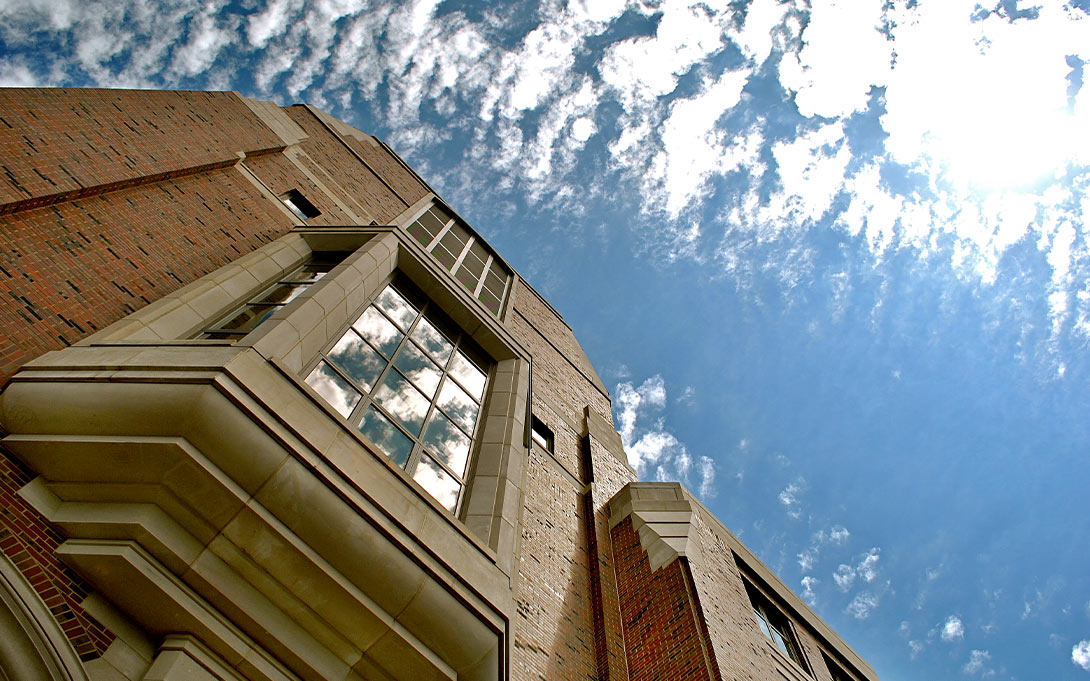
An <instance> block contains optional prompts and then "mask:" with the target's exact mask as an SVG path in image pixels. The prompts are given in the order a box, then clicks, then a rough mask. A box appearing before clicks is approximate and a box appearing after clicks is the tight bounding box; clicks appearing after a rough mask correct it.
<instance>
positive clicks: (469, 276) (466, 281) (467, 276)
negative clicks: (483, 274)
mask: <svg viewBox="0 0 1090 681" xmlns="http://www.w3.org/2000/svg"><path fill="white" fill-rule="evenodd" d="M462 265H463V267H461V268H459V269H458V274H456V275H455V276H454V278H455V279H457V280H458V281H459V282H461V284H462V286H465V287H466V288H467V289H468V290H469V292H470V293H472V292H473V291H475V290H476V289H477V276H476V275H475V274H473V273H472V272H470V271H469V270H467V269H466V268H465V267H464V266H465V261H464V260H463V261H462Z"/></svg>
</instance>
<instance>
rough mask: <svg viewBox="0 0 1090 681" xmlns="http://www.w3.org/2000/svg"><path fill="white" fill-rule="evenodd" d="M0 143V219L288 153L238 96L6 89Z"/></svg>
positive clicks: (0, 99)
mask: <svg viewBox="0 0 1090 681" xmlns="http://www.w3.org/2000/svg"><path fill="white" fill-rule="evenodd" d="M0 138H2V139H3V140H4V142H5V147H4V148H5V152H4V155H3V158H2V159H0V213H3V212H10V211H11V210H12V209H13V208H15V207H16V205H17V206H18V207H19V208H20V209H21V208H27V207H31V205H32V204H33V203H35V201H36V202H37V204H39V205H42V204H47V203H51V202H53V200H55V197H57V196H59V195H66V194H71V193H77V194H78V192H80V191H81V190H85V189H87V188H89V187H100V186H111V185H113V186H123V185H125V184H126V183H128V182H131V181H134V180H138V179H140V178H143V177H145V176H148V175H155V174H164V173H165V174H168V175H169V174H170V173H176V172H180V171H184V170H185V169H189V168H194V167H201V166H206V165H208V164H217V163H224V162H227V163H231V162H234V161H235V160H237V156H236V153H235V152H237V151H246V152H249V151H255V150H260V149H271V148H278V147H282V146H283V142H282V141H281V139H280V138H279V137H278V136H277V135H275V134H274V133H273V132H272V131H271V130H269V129H268V128H267V127H266V126H265V125H264V124H262V123H261V122H260V121H259V120H258V119H257V117H256V116H254V114H253V113H251V112H250V110H249V108H247V107H246V105H245V104H244V103H243V102H242V101H241V100H240V99H239V98H238V96H237V95H235V94H234V93H231V92H149V91H143V90H142V91H135V90H80V89H72V90H39V89H29V90H23V89H0ZM8 145H10V146H8ZM51 197H53V198H51ZM27 202H30V204H28V203H27ZM13 204H16V205H13Z"/></svg>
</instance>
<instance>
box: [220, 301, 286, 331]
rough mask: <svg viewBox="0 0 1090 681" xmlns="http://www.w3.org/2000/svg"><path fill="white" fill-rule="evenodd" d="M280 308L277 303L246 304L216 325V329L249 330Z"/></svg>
mask: <svg viewBox="0 0 1090 681" xmlns="http://www.w3.org/2000/svg"><path fill="white" fill-rule="evenodd" d="M279 309H280V306H279V305H247V306H246V307H244V308H242V309H241V310H239V311H238V312H236V313H235V316H234V317H231V318H230V319H228V320H227V321H225V322H223V323H222V324H218V325H216V327H215V328H217V329H230V330H232V331H250V330H252V329H254V328H256V327H257V325H258V324H260V323H261V322H263V321H265V320H266V319H268V318H269V317H271V316H272V313H273V312H276V311H277V310H279Z"/></svg>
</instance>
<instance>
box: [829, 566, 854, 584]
mask: <svg viewBox="0 0 1090 681" xmlns="http://www.w3.org/2000/svg"><path fill="white" fill-rule="evenodd" d="M833 581H834V582H836V586H837V588H838V589H840V590H841V591H847V590H849V589H851V588H852V585H853V584H855V568H853V567H852V566H851V565H846V564H844V563H841V564H840V566H839V567H837V569H836V572H834V573H833Z"/></svg>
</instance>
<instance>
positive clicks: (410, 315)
mask: <svg viewBox="0 0 1090 681" xmlns="http://www.w3.org/2000/svg"><path fill="white" fill-rule="evenodd" d="M375 304H376V305H378V306H379V307H380V308H381V309H382V311H383V312H385V313H386V314H388V315H390V319H392V320H394V323H395V324H397V325H398V326H400V327H401V329H402V330H403V331H404V330H405V329H408V328H409V326H410V325H411V324H412V323H413V320H414V319H416V308H415V307H413V306H412V305H410V304H409V302H408V301H407V300H405V299H404V298H402V297H401V294H400V293H398V292H397V291H395V290H394V289H393V288H392V287H390V286H387V287H386V290H385V291H383V292H382V293H381V294H379V297H378V300H376V301H375Z"/></svg>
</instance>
